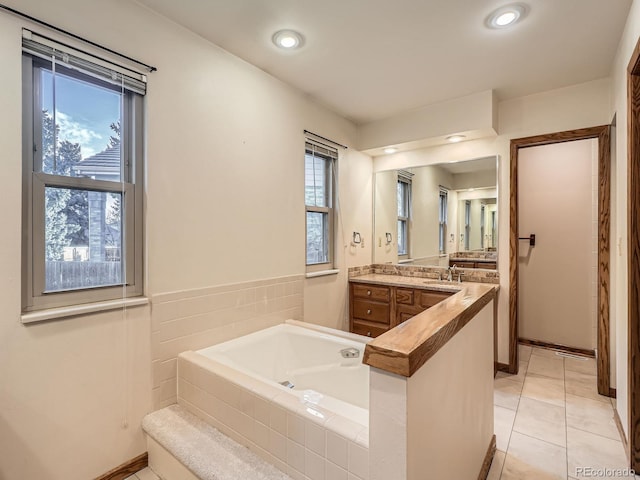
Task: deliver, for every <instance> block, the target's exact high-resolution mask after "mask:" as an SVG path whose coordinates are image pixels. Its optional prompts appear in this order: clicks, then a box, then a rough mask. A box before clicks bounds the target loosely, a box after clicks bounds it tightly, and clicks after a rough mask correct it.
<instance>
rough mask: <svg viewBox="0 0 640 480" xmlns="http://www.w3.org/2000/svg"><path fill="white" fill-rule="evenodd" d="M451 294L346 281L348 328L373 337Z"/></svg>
mask: <svg viewBox="0 0 640 480" xmlns="http://www.w3.org/2000/svg"><path fill="white" fill-rule="evenodd" d="M449 295H451V293H449V292H439V291H433V290H426V289H421V288H412V287H397V286H386V285H371V284H366V283H357V282H350V283H349V330H350V331H351V332H353V333H357V334H360V335H365V336H368V337H377V336H378V335H381V334H382V333H384V332H386V331H387V330H389V329H391V328H393V327H395V326H396V325H399V324H400V323H402V322H405V321H407V320H409V319H410V318H411V317H413V316H414V315H417V314H418V313H420V312H423V311H425V310H426V309H427V308H430V307H432V306H434V305H435V304H436V303H438V302H441V301H442V300H444V299H445V298H447V297H448V296H449Z"/></svg>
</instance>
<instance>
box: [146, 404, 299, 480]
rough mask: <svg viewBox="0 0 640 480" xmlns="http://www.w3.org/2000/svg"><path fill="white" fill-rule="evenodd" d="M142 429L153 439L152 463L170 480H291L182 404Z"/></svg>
mask: <svg viewBox="0 0 640 480" xmlns="http://www.w3.org/2000/svg"><path fill="white" fill-rule="evenodd" d="M142 429H143V430H144V431H145V433H146V434H147V435H148V439H149V440H150V441H149V442H148V443H149V464H150V465H151V468H152V469H153V470H155V471H156V473H157V474H158V475H159V476H160V477H162V478H165V479H167V480H173V479H174V478H180V479H189V480H238V479H243V480H291V477H289V476H288V475H286V474H285V473H283V472H281V471H280V470H278V469H277V468H276V467H274V466H273V465H271V464H269V463H267V462H265V461H264V460H263V459H261V458H260V457H258V456H257V455H256V454H254V453H253V452H252V451H250V450H249V449H248V448H246V447H244V446H242V445H240V444H239V443H237V442H235V441H234V440H232V439H231V438H229V437H227V436H226V435H224V434H222V433H221V432H220V431H218V430H216V429H215V428H213V427H212V426H210V425H208V424H207V423H205V422H203V421H202V420H200V419H199V418H198V417H196V416H195V415H193V414H191V413H189V412H187V411H186V410H185V409H183V408H182V407H180V406H179V405H171V406H169V407H166V408H163V409H162V410H158V411H156V412H153V413H150V414H149V415H147V416H146V417H145V418H144V419H143V421H142ZM166 452H168V453H169V454H170V456H171V457H172V458H167V456H166V455H165V453H166Z"/></svg>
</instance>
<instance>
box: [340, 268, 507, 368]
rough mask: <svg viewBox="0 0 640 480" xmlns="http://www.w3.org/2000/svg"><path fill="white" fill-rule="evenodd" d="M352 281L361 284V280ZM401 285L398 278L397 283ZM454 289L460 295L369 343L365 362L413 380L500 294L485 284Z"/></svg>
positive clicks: (365, 352) (465, 285)
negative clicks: (437, 353) (416, 374)
mask: <svg viewBox="0 0 640 480" xmlns="http://www.w3.org/2000/svg"><path fill="white" fill-rule="evenodd" d="M367 276H368V275H367ZM377 276H380V275H377ZM385 276H386V277H393V275H385ZM365 277H366V276H365ZM405 279H406V277H405ZM421 280H424V279H421ZM351 281H360V277H355V278H352V279H351ZM399 281H400V279H399V278H398V279H397V280H396V282H398V283H400V282H399ZM414 282H415V279H411V281H410V282H407V283H414ZM370 283H374V282H370ZM375 283H378V282H375ZM379 283H382V281H380V282H379ZM390 283H391V284H396V283H395V282H393V283H392V282H390ZM422 285H424V287H425V288H427V289H429V288H432V286H431V285H429V284H428V283H426V284H425V283H424V282H423V284H422ZM434 286H435V285H434ZM455 286H456V287H457V288H456V289H457V290H459V291H458V293H456V294H454V295H451V296H450V297H449V298H447V299H446V300H443V301H442V302H440V303H438V304H437V305H434V306H433V307H431V308H429V309H428V310H425V311H424V312H422V313H420V314H418V315H416V316H414V317H412V318H410V319H409V320H407V321H406V322H404V323H401V324H400V325H398V326H397V327H395V328H393V329H391V330H389V331H388V332H386V333H383V334H382V335H380V336H379V337H377V338H375V339H373V340H372V341H371V342H369V343H368V344H367V346H366V348H365V350H364V358H363V362H364V363H366V364H367V365H370V366H372V367H376V368H379V369H381V370H385V371H387V372H390V373H395V374H397V375H402V376H405V377H410V376H411V375H413V374H414V373H415V372H416V371H417V370H418V369H419V368H420V367H421V366H422V365H424V364H425V362H426V361H427V360H429V359H430V358H431V357H432V356H433V355H435V353H436V352H437V351H438V350H440V349H441V348H442V347H443V346H444V345H445V344H446V343H447V342H448V341H449V340H451V338H453V336H454V335H455V334H456V333H458V332H459V331H460V329H462V327H464V326H465V325H466V324H467V323H468V322H469V321H470V320H471V319H472V318H473V317H475V316H476V314H477V313H478V312H479V311H480V310H482V308H483V307H484V306H485V305H487V304H488V303H489V302H490V301H491V300H492V299H493V298H495V296H496V292H497V290H498V286H497V285H489V284H483V283H471V282H469V283H462V284H455Z"/></svg>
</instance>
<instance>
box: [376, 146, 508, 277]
mask: <svg viewBox="0 0 640 480" xmlns="http://www.w3.org/2000/svg"><path fill="white" fill-rule="evenodd" d="M497 163H498V162H497V157H496V156H491V157H486V158H481V159H475V160H469V161H464V162H455V163H454V162H451V163H444V164H435V165H427V166H421V167H412V168H407V169H403V170H389V171H382V172H378V173H376V176H375V192H374V258H373V261H374V263H398V262H400V263H412V264H417V265H439V266H449V265H450V264H453V263H456V264H457V265H458V266H464V267H466V268H474V267H475V268H496V265H495V262H496V258H497V244H498V208H497V206H498V194H497V193H498V191H497ZM462 264H464V265H462Z"/></svg>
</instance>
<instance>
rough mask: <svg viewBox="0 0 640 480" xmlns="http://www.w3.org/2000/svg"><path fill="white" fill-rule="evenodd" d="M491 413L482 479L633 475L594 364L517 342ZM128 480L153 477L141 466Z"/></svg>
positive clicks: (500, 375) (497, 385)
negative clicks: (513, 365)
mask: <svg viewBox="0 0 640 480" xmlns="http://www.w3.org/2000/svg"><path fill="white" fill-rule="evenodd" d="M494 408H495V434H496V440H497V448H498V451H497V452H496V455H495V458H494V460H493V464H492V465H491V470H490V471H489V476H488V480H546V479H554V480H555V479H562V480H574V479H581V478H615V479H619V478H634V477H633V476H629V475H627V476H626V477H625V476H624V475H623V474H617V473H618V472H616V469H621V470H623V469H625V467H626V466H627V460H626V457H625V453H624V449H623V446H622V442H621V441H620V434H619V433H618V429H617V427H616V424H615V422H614V420H613V406H612V403H611V399H609V398H607V397H603V396H600V395H598V393H597V389H596V364H595V360H593V359H583V358H570V357H564V356H559V355H557V354H556V353H555V352H553V351H551V350H545V349H541V348H533V349H532V348H531V347H527V346H523V345H521V346H520V371H519V373H518V375H507V374H503V373H498V375H497V376H496V379H495V382H494ZM580 469H582V470H580ZM589 469H592V470H589ZM602 470H605V472H604V473H605V474H604V475H603V474H601V473H602V472H601V471H602ZM606 470H608V471H606ZM620 473H622V472H620ZM636 478H640V477H636ZM126 480H159V478H158V477H157V476H156V475H155V474H154V473H153V471H152V470H151V469H149V468H145V469H144V470H141V471H140V472H138V473H136V474H135V475H131V476H130V477H128V478H127V479H126ZM326 480H333V479H329V478H328V479H326Z"/></svg>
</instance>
